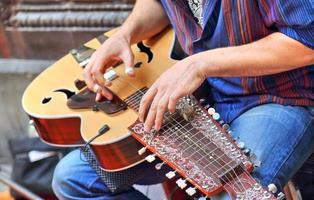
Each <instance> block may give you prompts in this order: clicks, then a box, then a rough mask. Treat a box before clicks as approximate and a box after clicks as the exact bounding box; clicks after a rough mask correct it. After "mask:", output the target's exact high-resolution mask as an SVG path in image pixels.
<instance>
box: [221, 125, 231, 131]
mask: <svg viewBox="0 0 314 200" xmlns="http://www.w3.org/2000/svg"><path fill="white" fill-rule="evenodd" d="M222 128H223V129H224V130H225V131H228V130H229V129H230V126H229V124H223V125H222Z"/></svg>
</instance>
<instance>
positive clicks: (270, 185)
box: [267, 183, 278, 194]
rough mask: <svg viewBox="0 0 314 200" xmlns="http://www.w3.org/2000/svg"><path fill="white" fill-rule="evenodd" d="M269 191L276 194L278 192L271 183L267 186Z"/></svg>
mask: <svg viewBox="0 0 314 200" xmlns="http://www.w3.org/2000/svg"><path fill="white" fill-rule="evenodd" d="M267 188H268V191H269V192H271V193H273V194H275V193H276V192H277V191H278V190H277V187H276V185H275V184H273V183H271V184H269V185H268V186H267Z"/></svg>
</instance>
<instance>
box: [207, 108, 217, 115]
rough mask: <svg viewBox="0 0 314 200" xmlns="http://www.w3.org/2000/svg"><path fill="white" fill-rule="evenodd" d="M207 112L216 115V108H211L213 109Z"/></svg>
mask: <svg viewBox="0 0 314 200" xmlns="http://www.w3.org/2000/svg"><path fill="white" fill-rule="evenodd" d="M207 112H208V114H210V115H213V114H215V113H216V110H215V108H212V107H211V108H208V110H207Z"/></svg>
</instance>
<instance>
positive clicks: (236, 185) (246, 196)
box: [223, 172, 276, 200]
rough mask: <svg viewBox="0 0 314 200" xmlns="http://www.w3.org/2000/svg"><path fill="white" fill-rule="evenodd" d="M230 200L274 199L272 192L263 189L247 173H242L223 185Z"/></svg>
mask: <svg viewBox="0 0 314 200" xmlns="http://www.w3.org/2000/svg"><path fill="white" fill-rule="evenodd" d="M223 188H224V190H225V191H226V192H227V193H228V194H229V197H230V199H231V200H260V199H265V200H266V199H267V200H275V199H276V198H275V197H274V195H273V194H272V193H270V192H269V191H267V190H265V189H264V188H263V187H262V186H261V185H260V184H259V183H257V181H256V180H255V179H254V178H253V177H252V176H251V175H250V174H248V173H246V172H245V173H242V174H241V175H239V176H237V177H236V178H234V179H233V180H232V181H230V182H228V183H226V184H225V185H224V186H223Z"/></svg>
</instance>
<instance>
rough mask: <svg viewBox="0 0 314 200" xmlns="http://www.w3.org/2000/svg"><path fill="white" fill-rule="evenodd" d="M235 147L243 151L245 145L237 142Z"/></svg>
mask: <svg viewBox="0 0 314 200" xmlns="http://www.w3.org/2000/svg"><path fill="white" fill-rule="evenodd" d="M237 146H238V147H239V148H240V149H241V150H243V149H244V147H245V143H244V142H241V141H239V142H237Z"/></svg>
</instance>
